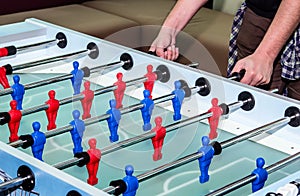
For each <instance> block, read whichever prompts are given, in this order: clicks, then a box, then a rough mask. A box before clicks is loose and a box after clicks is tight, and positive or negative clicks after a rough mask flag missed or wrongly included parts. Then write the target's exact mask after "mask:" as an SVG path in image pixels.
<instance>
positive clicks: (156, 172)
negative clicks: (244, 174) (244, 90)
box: [104, 117, 293, 193]
mask: <svg viewBox="0 0 300 196" xmlns="http://www.w3.org/2000/svg"><path fill="white" fill-rule="evenodd" d="M292 118H293V117H285V118H282V119H279V120H277V121H273V122H272V123H269V124H266V125H264V126H262V127H260V128H257V129H254V130H253V131H249V132H247V133H245V134H242V135H241V139H238V137H239V136H237V137H234V138H232V139H229V140H226V141H224V142H221V143H220V144H221V146H222V149H224V148H227V147H229V146H231V145H233V144H236V143H237V142H241V141H244V140H246V139H249V138H251V137H254V136H256V135H258V134H261V133H263V132H265V131H268V130H270V129H274V128H276V127H280V126H282V125H284V124H287V123H288V122H289V121H290V120H291V119H292ZM201 156H202V153H199V152H197V153H193V154H190V155H187V156H185V157H183V158H180V159H178V160H175V161H173V162H170V163H167V164H165V165H162V166H160V167H158V168H156V169H153V170H151V171H148V172H146V173H143V174H140V175H138V176H136V177H137V178H138V180H139V182H142V181H144V180H146V179H148V178H151V177H154V176H156V175H159V174H161V173H164V172H166V171H169V170H171V169H173V168H177V167H179V166H181V165H183V164H186V163H189V162H191V161H194V160H196V159H198V158H200V157H201ZM251 178H252V177H251ZM116 188H117V187H114V188H112V187H108V188H107V189H104V191H106V190H107V191H112V193H113V192H114V190H115V189H116ZM109 193H110V192H109Z"/></svg>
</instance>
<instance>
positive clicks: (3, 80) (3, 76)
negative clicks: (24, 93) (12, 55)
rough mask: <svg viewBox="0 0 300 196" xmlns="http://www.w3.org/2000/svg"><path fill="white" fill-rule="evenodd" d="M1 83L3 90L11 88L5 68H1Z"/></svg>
mask: <svg viewBox="0 0 300 196" xmlns="http://www.w3.org/2000/svg"><path fill="white" fill-rule="evenodd" d="M0 83H1V85H2V86H3V88H9V87H10V85H9V83H8V80H7V77H6V69H5V67H0Z"/></svg>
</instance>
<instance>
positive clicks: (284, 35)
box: [255, 0, 300, 61]
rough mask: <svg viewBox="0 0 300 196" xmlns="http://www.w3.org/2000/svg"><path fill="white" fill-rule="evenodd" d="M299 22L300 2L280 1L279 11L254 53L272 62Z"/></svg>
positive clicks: (291, 0) (295, 0)
mask: <svg viewBox="0 0 300 196" xmlns="http://www.w3.org/2000/svg"><path fill="white" fill-rule="evenodd" d="M299 22H300V1H299V0H282V2H281V4H280V6H279V9H278V11H277V13H276V15H275V17H274V20H273V21H272V23H271V25H270V27H269V29H268V31H267V33H266V35H265V36H264V38H263V40H262V42H261V43H260V45H259V47H258V48H257V49H256V51H255V52H256V53H259V54H263V55H266V56H267V57H269V58H270V59H272V60H273V61H274V60H275V58H276V57H277V55H278V54H279V52H280V51H281V49H282V47H284V45H285V43H286V41H287V40H288V39H289V37H290V36H291V35H292V33H293V32H294V30H295V29H296V27H297V26H298V25H299Z"/></svg>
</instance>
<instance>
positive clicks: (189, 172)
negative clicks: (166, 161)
mask: <svg viewBox="0 0 300 196" xmlns="http://www.w3.org/2000/svg"><path fill="white" fill-rule="evenodd" d="M245 160H246V161H250V162H254V161H253V160H251V159H249V158H246V157H244V158H242V159H239V160H237V161H234V162H231V163H230V164H227V165H226V166H223V167H221V168H218V169H215V170H213V171H211V172H209V174H210V175H211V174H214V173H217V172H219V171H221V170H224V169H225V168H228V167H231V166H233V165H235V164H237V163H239V162H242V161H245ZM194 173H197V174H200V171H199V170H194V171H186V172H182V173H179V174H176V175H174V176H172V177H170V178H169V179H168V180H166V181H165V183H164V187H163V189H164V192H163V193H161V194H159V195H160V196H163V195H167V194H169V193H171V192H173V191H176V190H178V189H181V188H183V187H186V186H188V185H190V184H193V183H195V182H198V181H199V177H197V178H195V179H192V180H190V181H187V182H185V183H182V184H180V185H178V186H176V187H174V188H172V189H169V185H170V183H171V182H172V181H173V180H175V179H176V178H178V177H180V176H183V175H188V174H194Z"/></svg>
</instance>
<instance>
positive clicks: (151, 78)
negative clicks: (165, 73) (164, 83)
mask: <svg viewBox="0 0 300 196" xmlns="http://www.w3.org/2000/svg"><path fill="white" fill-rule="evenodd" d="M144 76H145V77H147V81H146V82H144V87H145V90H149V91H150V97H149V98H150V99H152V90H153V86H154V82H155V80H157V75H156V73H154V72H153V66H152V65H148V66H147V73H146V74H145V75H144Z"/></svg>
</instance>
